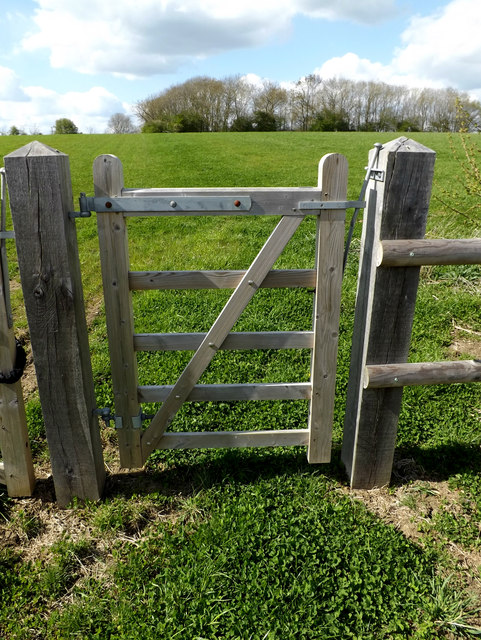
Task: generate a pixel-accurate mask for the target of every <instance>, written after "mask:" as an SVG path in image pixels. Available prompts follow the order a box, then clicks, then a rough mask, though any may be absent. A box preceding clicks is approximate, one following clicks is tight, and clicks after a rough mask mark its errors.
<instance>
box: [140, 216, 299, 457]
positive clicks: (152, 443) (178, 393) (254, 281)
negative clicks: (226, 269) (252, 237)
mask: <svg viewBox="0 0 481 640" xmlns="http://www.w3.org/2000/svg"><path fill="white" fill-rule="evenodd" d="M303 219H304V215H297V216H292V215H289V216H284V217H283V218H281V220H280V222H279V224H278V225H277V226H276V228H275V229H274V231H273V232H272V233H271V235H270V236H269V238H268V239H267V241H266V243H265V244H264V246H263V247H262V249H261V251H260V252H259V254H258V255H257V257H256V258H255V260H254V262H253V263H252V264H251V266H250V267H249V269H248V270H247V271H246V273H245V275H244V277H243V278H242V280H241V281H240V283H239V284H238V286H237V288H236V289H235V290H234V292H233V293H232V295H231V297H230V298H229V300H228V301H227V303H226V305H225V307H224V308H223V310H222V311H221V313H220V314H219V316H218V318H217V320H216V321H215V322H214V324H213V325H212V327H211V328H210V330H209V331H208V332H207V335H206V337H205V338H204V340H203V341H202V343H201V345H200V346H199V348H198V349H197V351H196V352H195V353H194V355H193V356H192V358H191V360H190V362H189V363H188V365H187V366H186V368H185V369H184V371H183V372H182V374H181V375H180V377H179V379H178V380H177V382H176V383H175V385H174V387H173V389H172V391H171V392H170V394H169V395H168V397H167V398H166V400H165V402H164V403H163V404H162V406H161V408H160V409H159V411H158V412H157V413H156V415H155V417H154V418H153V420H152V422H151V423H150V425H149V427H148V428H147V429H146V431H145V432H144V434H143V435H142V441H141V446H142V457H143V459H144V461H145V460H147V457H148V456H149V455H150V454H151V453H152V451H154V449H155V448H156V447H157V444H158V443H159V441H160V439H161V438H162V436H163V434H164V432H165V430H166V429H167V428H168V426H169V424H170V423H171V422H172V420H173V418H174V417H175V414H176V413H177V411H178V410H179V409H180V407H181V406H182V404H183V403H184V402H185V400H186V399H187V398H188V396H189V394H190V392H191V391H192V389H193V388H194V386H195V385H196V383H197V382H198V380H199V378H200V376H201V375H202V374H203V373H204V371H205V370H206V369H207V367H208V366H209V363H210V362H211V360H212V358H213V357H214V355H215V353H216V351H217V349H219V347H220V346H221V345H222V343H223V342H224V340H225V338H226V337H227V335H228V334H229V332H230V331H231V329H232V327H233V326H234V324H235V323H236V322H237V320H238V318H239V316H240V315H241V313H242V312H243V311H244V309H245V307H246V306H247V304H248V303H249V301H250V300H251V299H252V297H253V296H254V294H255V292H256V291H257V289H258V288H259V287H260V285H261V283H262V281H263V280H264V278H265V277H266V275H267V274H268V272H269V271H270V270H271V269H272V266H273V265H274V263H275V261H276V260H277V258H278V257H279V256H280V255H281V253H282V251H283V250H284V248H285V246H286V245H287V243H288V242H289V240H290V239H291V238H292V236H293V235H294V232H295V231H296V229H297V228H298V227H299V225H300V224H301V222H302V221H303Z"/></svg>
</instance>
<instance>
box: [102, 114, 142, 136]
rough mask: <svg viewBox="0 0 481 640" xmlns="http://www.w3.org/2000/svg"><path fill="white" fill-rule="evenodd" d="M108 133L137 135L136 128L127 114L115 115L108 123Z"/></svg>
mask: <svg viewBox="0 0 481 640" xmlns="http://www.w3.org/2000/svg"><path fill="white" fill-rule="evenodd" d="M107 133H135V126H134V124H133V122H132V119H131V117H130V116H128V115H127V114H125V113H114V114H113V115H111V116H110V118H109V121H108V123H107Z"/></svg>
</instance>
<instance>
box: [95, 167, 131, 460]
mask: <svg viewBox="0 0 481 640" xmlns="http://www.w3.org/2000/svg"><path fill="white" fill-rule="evenodd" d="M93 172H94V185H95V195H96V196H115V195H118V194H119V193H120V192H121V190H122V187H123V169H122V163H121V162H120V160H119V159H118V158H116V157H115V156H111V155H102V156H98V157H97V158H96V159H95V162H94V166H93ZM97 230H98V234H99V247H100V264H101V268H102V282H103V289H104V300H105V314H106V321H107V335H108V341H109V353H110V363H111V371H112V385H113V392H114V402H115V415H116V416H118V417H120V418H121V419H122V427H121V428H119V429H117V435H118V440H119V453H120V465H121V467H125V468H129V469H130V468H136V467H137V468H138V467H142V466H143V459H142V451H141V445H140V429H139V428H136V426H134V423H133V421H132V419H133V418H135V417H136V416H138V415H139V413H140V404H139V402H138V399H137V386H138V373H137V358H136V355H135V352H134V346H133V334H134V318H133V309H132V296H131V292H130V289H129V281H128V273H129V250H128V237H127V225H126V221H125V218H124V216H123V214H122V213H119V212H112V213H103V214H102V215H98V216H97Z"/></svg>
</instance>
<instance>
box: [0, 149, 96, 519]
mask: <svg viewBox="0 0 481 640" xmlns="http://www.w3.org/2000/svg"><path fill="white" fill-rule="evenodd" d="M5 170H6V177H7V184H8V189H9V195H10V208H11V211H12V218H13V224H14V228H15V236H16V244H17V254H18V262H19V268H20V276H21V281H22V289H23V295H24V300H25V308H26V312H27V320H28V325H29V330H30V340H31V343H32V351H33V357H34V363H35V369H36V373H37V380H38V387H39V393H40V402H41V405H42V412H43V417H44V422H45V430H46V434H47V441H48V446H49V450H50V458H51V464H52V474H53V479H54V483H55V491H56V496H57V501H58V503H59V504H60V505H61V506H65V505H67V504H68V503H69V502H70V501H71V500H72V498H74V497H78V498H81V499H90V500H98V499H99V498H100V496H101V493H102V489H103V485H104V480H105V469H104V464H103V456H102V447H101V442H100V431H99V426H98V419H97V417H96V415H95V414H94V408H95V395H94V386H93V376H92V368H91V362H90V352H89V344H88V337H87V323H86V320H85V309H84V300H83V291H82V283H81V276H80V262H79V256H78V246H77V234H76V229H75V222H74V220H72V219H70V218H69V212H70V211H72V210H73V206H72V187H71V182H70V167H69V160H68V156H67V155H65V154H63V153H60V152H59V151H57V150H55V149H52V148H50V147H47V146H46V145H44V144H41V143H40V142H31V143H30V144H28V145H26V146H24V147H22V148H21V149H18V150H17V151H14V152H13V153H11V154H9V155H7V156H5Z"/></svg>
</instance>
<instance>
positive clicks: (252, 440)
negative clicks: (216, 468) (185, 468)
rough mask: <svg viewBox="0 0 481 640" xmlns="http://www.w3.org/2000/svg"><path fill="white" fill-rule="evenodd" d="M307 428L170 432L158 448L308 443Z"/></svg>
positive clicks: (208, 447) (272, 445)
mask: <svg viewBox="0 0 481 640" xmlns="http://www.w3.org/2000/svg"><path fill="white" fill-rule="evenodd" d="M308 435H309V432H308V430H307V429H289V430H286V431H281V430H271V431H216V432H212V431H201V432H199V433H191V432H187V433H179V432H168V433H164V435H163V436H162V437H161V438H160V439H159V441H158V443H157V449H225V448H243V447H293V446H296V445H297V446H303V445H306V444H307V443H308Z"/></svg>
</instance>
